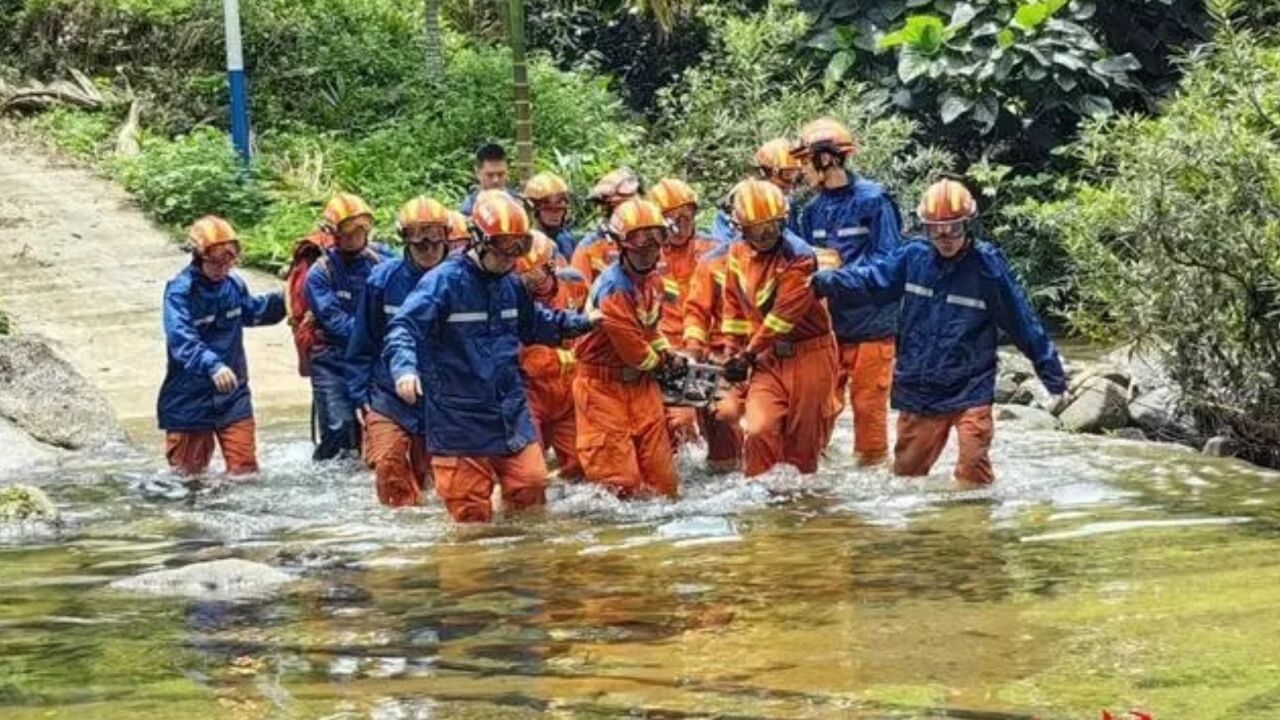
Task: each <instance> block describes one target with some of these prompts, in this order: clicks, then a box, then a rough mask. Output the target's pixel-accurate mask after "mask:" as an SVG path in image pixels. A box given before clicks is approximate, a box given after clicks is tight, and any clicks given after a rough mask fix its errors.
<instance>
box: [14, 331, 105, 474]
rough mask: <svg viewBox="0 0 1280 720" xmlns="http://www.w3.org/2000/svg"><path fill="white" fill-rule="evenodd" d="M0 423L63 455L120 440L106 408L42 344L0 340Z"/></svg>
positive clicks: (86, 384) (94, 392)
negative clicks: (61, 450)
mask: <svg viewBox="0 0 1280 720" xmlns="http://www.w3.org/2000/svg"><path fill="white" fill-rule="evenodd" d="M0 417H2V418H5V419H7V420H9V421H10V422H11V423H12V424H13V425H14V426H16V427H18V428H20V429H21V430H22V431H23V432H25V433H27V434H28V435H30V436H31V437H32V438H34V439H35V440H37V441H39V442H41V443H45V444H47V445H55V446H57V447H60V448H66V449H68V450H79V449H81V448H86V447H95V446H99V445H103V444H106V443H110V442H120V441H123V440H124V438H125V434H124V429H123V428H122V427H120V423H119V422H117V421H116V416H115V413H114V412H113V411H112V409H111V405H110V403H108V402H107V400H106V398H105V397H103V396H102V394H101V393H99V392H98V390H97V388H95V387H94V386H93V385H92V384H90V383H89V381H87V380H85V379H84V378H83V377H81V376H80V375H79V373H77V372H76V371H75V370H74V369H72V367H71V366H70V365H69V364H68V363H67V362H66V361H64V360H63V359H62V358H60V357H58V356H57V355H55V354H54V352H53V351H52V350H50V349H49V346H48V345H46V344H45V343H44V342H43V341H42V340H40V339H39V338H36V337H32V336H21V337H8V336H0Z"/></svg>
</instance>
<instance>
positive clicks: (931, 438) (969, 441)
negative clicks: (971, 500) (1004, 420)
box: [893, 405, 995, 485]
mask: <svg viewBox="0 0 1280 720" xmlns="http://www.w3.org/2000/svg"><path fill="white" fill-rule="evenodd" d="M952 428H955V431H956V442H957V444H958V445H959V453H958V455H957V456H956V467H955V471H954V472H953V473H952V477H953V478H955V479H956V480H959V481H960V482H962V483H965V484H967V485H990V484H991V482H992V481H994V480H995V473H994V472H993V471H992V469H991V441H992V440H993V439H994V438H995V423H994V422H993V421H992V418H991V406H990V405H979V406H978V407H973V408H969V409H968V410H959V411H956V412H950V413H944V414H941V415H915V414H913V413H909V412H903V413H899V414H898V440H897V443H896V444H895V445H894V458H893V471H894V473H895V474H897V475H903V476H906V477H918V476H923V475H928V474H929V470H930V469H931V468H932V467H933V464H934V463H936V462H937V461H938V457H939V456H940V455H941V454H942V450H943V448H945V447H946V446H947V436H948V435H950V434H951V429H952Z"/></svg>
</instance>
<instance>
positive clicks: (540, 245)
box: [514, 230, 556, 275]
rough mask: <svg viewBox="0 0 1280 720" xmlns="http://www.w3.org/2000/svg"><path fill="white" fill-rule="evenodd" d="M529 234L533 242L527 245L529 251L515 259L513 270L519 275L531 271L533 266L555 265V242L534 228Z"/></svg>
mask: <svg viewBox="0 0 1280 720" xmlns="http://www.w3.org/2000/svg"><path fill="white" fill-rule="evenodd" d="M530 234H531V235H533V243H532V245H531V246H530V247H529V252H527V253H525V254H524V255H521V256H520V259H519V260H516V266H515V268H514V270H515V272H516V273H518V274H520V275H523V274H525V273H527V272H531V271H533V270H534V269H535V268H540V267H547V266H548V265H555V259H556V244H555V243H554V242H552V240H551V238H549V237H547V235H546V233H544V232H542V231H541V230H534V231H533V232H532V233H530Z"/></svg>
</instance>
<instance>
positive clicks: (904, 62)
mask: <svg viewBox="0 0 1280 720" xmlns="http://www.w3.org/2000/svg"><path fill="white" fill-rule="evenodd" d="M927 72H929V58H927V57H925V56H923V55H921V54H920V53H918V52H916V51H914V50H912V49H911V48H905V49H903V51H902V54H901V55H899V56H898V79H899V80H901V81H902V82H903V84H909V83H911V81H913V80H915V79H916V78H918V77H920V76H921V75H924V74H925V73H927Z"/></svg>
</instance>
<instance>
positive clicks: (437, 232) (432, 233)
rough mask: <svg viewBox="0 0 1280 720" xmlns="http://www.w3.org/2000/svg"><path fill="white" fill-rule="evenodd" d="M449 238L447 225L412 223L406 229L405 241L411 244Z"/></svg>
mask: <svg viewBox="0 0 1280 720" xmlns="http://www.w3.org/2000/svg"><path fill="white" fill-rule="evenodd" d="M448 239H449V228H448V227H447V226H445V225H437V224H432V225H410V226H408V227H406V228H405V229H404V241H405V242H406V243H408V244H409V245H418V244H420V243H430V244H432V245H435V244H437V243H442V242H445V241H446V240H448Z"/></svg>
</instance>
